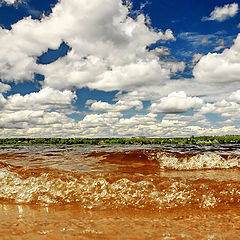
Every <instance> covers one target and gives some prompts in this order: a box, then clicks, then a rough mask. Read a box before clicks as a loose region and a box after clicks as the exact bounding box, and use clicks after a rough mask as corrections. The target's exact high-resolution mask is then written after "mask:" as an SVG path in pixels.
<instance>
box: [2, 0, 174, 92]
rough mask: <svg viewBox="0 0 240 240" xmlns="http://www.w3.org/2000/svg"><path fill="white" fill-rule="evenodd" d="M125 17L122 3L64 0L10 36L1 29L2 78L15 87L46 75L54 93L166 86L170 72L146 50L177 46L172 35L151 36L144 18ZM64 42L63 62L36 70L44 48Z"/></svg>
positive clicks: (20, 25)
mask: <svg viewBox="0 0 240 240" xmlns="http://www.w3.org/2000/svg"><path fill="white" fill-rule="evenodd" d="M102 6H105V7H104V8H103V7H102ZM93 12H94V14H93ZM128 14H129V8H128V7H127V6H125V5H123V4H122V1H120V0H102V1H99V0H92V1H91V4H89V3H87V2H86V1H78V0H71V1H69V0H62V1H60V2H59V3H58V4H56V6H55V7H54V8H53V9H52V14H50V16H45V17H44V16H43V18H42V19H41V21H38V20H33V19H31V18H30V17H28V18H25V19H23V20H21V21H19V22H18V23H16V24H14V25H13V26H12V30H5V29H1V30H0V44H1V45H3V46H5V47H4V49H3V51H1V54H0V77H1V78H2V80H4V81H15V82H18V81H25V80H31V79H33V77H34V73H35V72H38V73H41V74H43V75H45V81H44V86H50V87H52V88H58V89H65V88H69V89H70V88H72V87H78V88H81V87H89V88H97V89H101V90H113V89H125V90H129V89H131V88H134V87H136V86H138V85H141V84H144V83H145V82H148V84H152V83H156V82H159V81H166V79H169V75H170V73H171V69H169V68H167V66H166V65H165V64H164V62H161V61H159V59H158V56H156V55H155V54H154V53H151V52H149V51H148V50H147V49H146V47H147V46H149V45H151V44H152V43H155V42H156V41H158V40H164V41H165V40H175V38H174V36H173V33H172V31H171V30H170V29H168V30H166V31H165V32H161V31H155V30H154V29H152V28H150V27H148V26H146V24H145V21H146V19H145V16H144V15H142V14H140V15H139V16H138V17H137V19H135V20H134V19H132V18H130V17H128ZM43 36H44V37H43ZM62 41H64V42H66V43H67V44H68V45H69V47H71V49H72V50H71V51H70V52H69V53H68V54H67V56H65V57H62V58H61V59H58V60H57V61H56V62H54V63H51V64H47V65H38V64H36V57H37V56H39V55H41V54H42V53H43V52H45V51H47V49H48V48H51V49H57V48H58V47H59V45H60V44H61V42H62ZM146 73H151V74H146ZM146 76H147V79H145V81H144V78H145V77H146Z"/></svg>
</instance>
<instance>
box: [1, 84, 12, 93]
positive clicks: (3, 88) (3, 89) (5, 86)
mask: <svg viewBox="0 0 240 240" xmlns="http://www.w3.org/2000/svg"><path fill="white" fill-rule="evenodd" d="M10 90H11V86H10V85H8V84H4V83H1V82H0V93H4V92H8V91H10Z"/></svg>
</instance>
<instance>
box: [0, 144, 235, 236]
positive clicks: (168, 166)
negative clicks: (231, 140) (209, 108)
mask: <svg viewBox="0 0 240 240" xmlns="http://www.w3.org/2000/svg"><path fill="white" fill-rule="evenodd" d="M239 147H240V145H215V146H214V145H177V146H150V145H149V146H0V239H113V236H116V238H114V239H239V236H240V210H239V209H240V208H239V207H240V174H239V173H240V151H239V149H240V148H239Z"/></svg>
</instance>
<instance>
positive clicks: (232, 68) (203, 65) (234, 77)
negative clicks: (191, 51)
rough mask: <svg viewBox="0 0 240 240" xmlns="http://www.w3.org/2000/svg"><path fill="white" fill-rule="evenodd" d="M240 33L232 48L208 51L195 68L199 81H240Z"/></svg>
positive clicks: (195, 74) (194, 73) (194, 72)
mask: <svg viewBox="0 0 240 240" xmlns="http://www.w3.org/2000/svg"><path fill="white" fill-rule="evenodd" d="M239 46H240V34H239V35H238V36H237V38H236V39H235V41H234V44H233V45H232V46H231V47H230V49H225V50H224V51H223V52H222V53H220V54H218V53H208V54H207V55H205V56H203V57H202V58H201V59H200V61H199V62H198V64H197V65H196V66H195V68H194V69H193V75H194V77H195V79H196V80H197V81H199V82H208V83H210V82H213V83H229V82H234V81H237V82H239V81H240V47H239Z"/></svg>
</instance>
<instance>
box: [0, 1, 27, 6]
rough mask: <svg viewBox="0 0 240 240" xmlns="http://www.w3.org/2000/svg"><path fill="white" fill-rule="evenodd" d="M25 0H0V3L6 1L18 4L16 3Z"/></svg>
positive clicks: (10, 3)
mask: <svg viewBox="0 0 240 240" xmlns="http://www.w3.org/2000/svg"><path fill="white" fill-rule="evenodd" d="M24 1H25V0H1V1H0V4H1V3H6V4H8V5H12V4H18V3H22V2H24Z"/></svg>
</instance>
